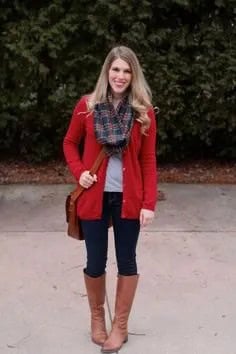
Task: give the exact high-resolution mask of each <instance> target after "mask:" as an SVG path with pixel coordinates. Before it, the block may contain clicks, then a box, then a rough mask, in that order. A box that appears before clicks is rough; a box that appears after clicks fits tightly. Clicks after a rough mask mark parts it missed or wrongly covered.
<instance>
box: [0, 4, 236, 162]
mask: <svg viewBox="0 0 236 354" xmlns="http://www.w3.org/2000/svg"><path fill="white" fill-rule="evenodd" d="M0 4H1V11H0V29H1V34H0V60H1V66H0V83H1V95H0V107H1V111H0V154H1V157H2V158H3V157H4V158H9V157H17V158H19V159H26V160H29V161H36V162H37V161H45V160H50V159H54V158H58V157H60V156H61V155H62V149H61V145H62V138H63V135H64V134H65V131H66V127H67V125H68V122H69V119H70V116H71V112H72V110H73V106H74V105H75V103H76V101H77V99H78V98H79V97H80V96H81V95H82V94H84V93H87V92H89V91H91V90H92V89H93V87H94V84H95V82H96V79H97V76H98V73H99V70H100V67H101V64H102V63H103V60H104V58H105V56H106V54H107V52H108V51H109V50H110V49H111V47H112V46H114V45H117V44H125V45H128V46H130V47H131V48H132V49H133V50H134V51H135V52H136V53H137V55H138V57H139V59H140V61H141V64H142V66H143V69H144V71H145V75H146V78H147V80H148V82H149V84H150V86H151V88H152V91H153V103H154V105H158V106H159V108H160V110H161V113H160V114H159V116H158V125H159V139H158V141H159V144H158V150H159V151H158V155H159V158H160V160H165V161H167V160H172V161H173V160H175V159H184V158H185V159H186V158H194V157H199V158H202V157H203V156H206V157H214V158H215V157H223V158H227V159H232V158H235V157H236V117H235V92H236V90H235V83H236V75H235V73H236V65H235V64H236V41H235V32H236V29H235V16H236V0H214V1H213V0H208V1H205V0H159V1H156V0H120V1H119V2H118V1H117V0H109V1H107V0H97V1H94V0H78V1H77V0H51V1H48V0H41V1H40V2H37V1H32V0H31V1H30V0H24V1H16V0H14V1H11V2H10V1H7V0H0Z"/></svg>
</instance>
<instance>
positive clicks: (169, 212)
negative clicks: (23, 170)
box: [0, 184, 236, 354]
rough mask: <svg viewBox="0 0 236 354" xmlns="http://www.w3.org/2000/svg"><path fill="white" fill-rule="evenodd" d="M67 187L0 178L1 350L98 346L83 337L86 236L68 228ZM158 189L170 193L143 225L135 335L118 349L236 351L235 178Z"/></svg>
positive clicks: (164, 353)
mask: <svg viewBox="0 0 236 354" xmlns="http://www.w3.org/2000/svg"><path fill="white" fill-rule="evenodd" d="M70 189H71V186H64V185H55V186H21V185H15V186H14V185H10V186H0V354H14V353H16V354H94V353H99V352H100V349H99V347H97V346H96V345H94V344H93V343H91V342H90V340H89V312H88V305H87V298H86V293H85V288H84V284H83V277H82V268H83V265H84V262H85V252H84V243H83V242H79V241H75V240H73V239H71V238H69V237H67V236H66V235H65V227H66V225H65V221H64V198H65V195H66V194H67V191H68V190H70ZM160 189H161V190H162V191H164V192H165V194H166V196H167V200H166V201H162V202H160V203H159V206H158V209H157V213H156V219H155V222H154V223H153V225H152V226H150V227H148V228H146V229H143V231H142V233H141V237H140V242H139V246H138V264H139V272H140V283H139V287H138V291H137V296H136V298H135V303H134V307H133V311H132V314H131V317H130V326H129V330H130V332H132V333H133V335H130V336H129V342H128V343H127V344H126V345H124V347H123V348H122V350H121V351H120V352H121V353H124V354H127V353H129V354H146V353H153V354H236V339H235V328H236V300H235V299H236V295H235V294H236V185H235V186H213V185H180V184H179V185H175V184H165V185H161V186H160ZM110 236H111V238H110V248H109V262H108V296H109V299H110V303H111V306H113V299H114V289H115V277H116V276H115V275H116V267H115V259H114V248H113V240H112V232H111V233H110ZM108 323H109V322H108Z"/></svg>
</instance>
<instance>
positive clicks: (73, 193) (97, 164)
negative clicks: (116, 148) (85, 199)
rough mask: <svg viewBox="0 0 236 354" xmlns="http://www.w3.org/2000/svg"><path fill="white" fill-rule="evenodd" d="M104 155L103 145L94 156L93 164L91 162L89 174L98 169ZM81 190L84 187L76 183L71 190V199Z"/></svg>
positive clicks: (78, 194) (74, 199)
mask: <svg viewBox="0 0 236 354" xmlns="http://www.w3.org/2000/svg"><path fill="white" fill-rule="evenodd" d="M105 156H106V153H105V149H104V147H103V148H102V149H101V150H100V152H99V154H98V156H97V158H96V160H95V162H94V164H93V166H92V167H91V169H90V171H89V172H90V174H91V176H93V175H94V174H95V173H96V172H97V171H98V169H99V167H100V165H101V163H102V161H103V160H104V157H105ZM83 190H84V187H82V186H81V185H80V184H79V185H78V187H77V188H76V189H75V190H74V191H73V192H71V194H70V195H71V199H72V200H73V201H76V199H77V198H78V197H79V196H80V194H81V193H82V192H83Z"/></svg>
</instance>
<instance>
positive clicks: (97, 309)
mask: <svg viewBox="0 0 236 354" xmlns="http://www.w3.org/2000/svg"><path fill="white" fill-rule="evenodd" d="M84 281H85V285H86V289H87V294H88V302H89V307H90V311H91V339H92V341H93V342H94V343H96V344H98V345H103V343H104V342H105V340H106V339H107V331H106V324H105V311H104V303H105V274H103V275H101V276H100V277H97V278H93V277H90V276H88V275H87V274H86V273H84Z"/></svg>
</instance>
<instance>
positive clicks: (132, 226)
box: [81, 192, 140, 277]
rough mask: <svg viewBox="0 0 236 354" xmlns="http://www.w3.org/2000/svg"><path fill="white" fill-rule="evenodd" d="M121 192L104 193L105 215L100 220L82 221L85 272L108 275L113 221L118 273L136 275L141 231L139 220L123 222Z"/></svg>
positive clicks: (97, 275) (125, 220) (92, 275)
mask: <svg viewBox="0 0 236 354" xmlns="http://www.w3.org/2000/svg"><path fill="white" fill-rule="evenodd" d="M121 207H122V193H119V192H104V195H103V213H102V218H101V219H99V220H81V224H82V228H83V233H84V238H85V244H86V250H87V266H86V269H85V273H86V274H87V275H89V276H91V277H99V276H101V275H102V274H104V273H105V270H106V263H107V250H108V227H109V220H110V218H112V224H113V230H114V239H115V252H116V261H117V268H118V273H119V274H120V275H136V274H137V263H136V246H137V241H138V236H139V231H140V222H139V220H138V219H122V218H121Z"/></svg>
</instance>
